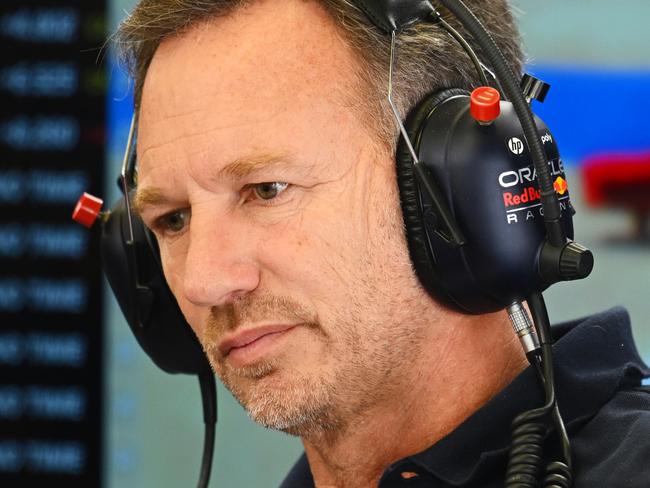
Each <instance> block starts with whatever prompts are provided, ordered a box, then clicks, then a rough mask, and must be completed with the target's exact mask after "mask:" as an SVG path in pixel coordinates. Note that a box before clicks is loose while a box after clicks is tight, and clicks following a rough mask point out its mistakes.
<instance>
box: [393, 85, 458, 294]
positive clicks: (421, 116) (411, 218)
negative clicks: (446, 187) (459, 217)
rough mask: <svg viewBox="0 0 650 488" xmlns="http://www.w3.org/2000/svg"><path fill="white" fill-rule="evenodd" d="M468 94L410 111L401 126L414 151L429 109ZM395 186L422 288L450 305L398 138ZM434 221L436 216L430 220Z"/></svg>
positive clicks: (437, 97)
mask: <svg viewBox="0 0 650 488" xmlns="http://www.w3.org/2000/svg"><path fill="white" fill-rule="evenodd" d="M466 95H468V93H467V91H466V90H462V89H460V88H449V89H446V90H442V91H439V92H436V93H433V94H432V95H430V96H429V97H427V98H425V99H424V100H423V101H422V102H421V103H420V104H418V105H417V106H416V107H414V109H413V110H412V111H411V113H410V114H409V116H408V117H407V119H406V122H405V123H404V127H405V128H406V132H407V134H408V135H409V138H410V140H411V142H412V143H413V144H414V147H415V149H416V151H417V148H418V140H419V137H420V129H421V128H422V125H423V123H424V121H425V120H426V119H427V117H429V115H430V114H431V111H432V110H435V108H436V107H437V106H438V105H439V104H440V103H441V102H443V101H445V100H447V99H449V98H451V97H455V96H466ZM395 161H396V172H397V185H398V188H399V194H400V202H401V207H402V215H403V217H404V226H405V229H406V240H407V243H408V248H409V253H410V256H411V261H412V263H413V267H414V268H415V272H416V274H417V276H418V279H419V280H420V283H422V285H423V286H424V288H425V289H426V290H427V291H428V292H429V294H431V295H432V296H433V297H434V298H436V299H437V300H439V301H441V302H444V303H446V304H448V305H451V306H453V305H454V304H453V302H451V301H450V297H449V296H448V294H447V293H441V290H439V287H438V282H439V280H438V279H437V278H436V268H435V265H434V256H432V255H431V248H430V246H429V242H428V237H427V233H426V229H425V220H424V215H423V212H422V207H421V203H422V202H421V195H420V188H419V186H418V183H417V181H416V178H415V175H414V173H413V158H412V157H411V153H410V152H409V150H408V147H407V145H406V143H405V142H404V138H403V137H400V139H399V142H398V144H397V154H396V157H395ZM432 218H435V217H432Z"/></svg>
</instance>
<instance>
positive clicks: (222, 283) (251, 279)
mask: <svg viewBox="0 0 650 488" xmlns="http://www.w3.org/2000/svg"><path fill="white" fill-rule="evenodd" d="M233 220H234V219H226V218H219V219H215V218H210V216H209V215H201V214H198V215H196V214H195V215H193V216H192V220H191V223H190V228H189V239H190V241H189V246H188V249H187V255H186V257H185V267H184V276H183V293H184V295H185V298H186V299H187V300H189V301H190V302H191V303H193V304H194V305H198V306H210V307H213V306H220V305H224V304H227V303H229V302H231V301H233V300H234V299H236V298H238V297H241V296H243V295H246V294H247V293H250V292H251V291H253V290H255V289H256V288H257V286H258V285H259V281H260V270H259V267H258V265H257V264H256V260H255V256H254V253H253V250H254V249H255V247H256V246H255V245H254V243H253V242H251V239H252V238H253V236H251V235H250V234H251V233H250V231H249V230H247V229H246V227H245V226H244V225H238V224H237V223H235V222H234V221H233Z"/></svg>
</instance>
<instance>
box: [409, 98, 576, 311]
mask: <svg viewBox="0 0 650 488" xmlns="http://www.w3.org/2000/svg"><path fill="white" fill-rule="evenodd" d="M469 100H470V99H469V96H468V94H467V92H465V91H463V90H459V89H448V90H444V91H441V92H438V93H435V94H433V95H431V96H429V97H427V98H426V99H425V100H423V102H422V103H420V104H419V105H418V106H417V107H415V108H414V110H413V111H412V112H411V113H410V114H409V116H408V118H407V120H406V123H405V128H406V130H407V133H408V134H409V137H410V140H411V142H412V144H413V146H414V149H415V151H416V153H417V155H418V159H419V160H420V163H421V164H423V165H424V166H425V167H426V168H427V173H429V174H430V177H431V179H432V180H433V182H434V183H435V185H436V186H437V187H438V188H439V189H440V191H441V193H442V195H443V201H444V203H445V204H446V205H447V207H448V209H449V213H450V214H451V216H452V217H453V218H454V220H455V222H456V224H457V226H458V228H459V229H460V230H461V232H462V233H463V235H464V236H465V238H466V239H465V243H464V245H461V246H459V245H456V244H454V243H452V242H450V240H449V239H448V236H446V235H445V232H444V229H443V228H442V226H441V218H440V215H437V213H436V211H435V210H434V208H435V207H434V205H432V204H431V201H430V199H429V197H428V194H427V193H426V192H424V191H422V189H421V188H420V186H419V184H418V181H417V180H416V178H415V175H414V171H413V161H412V157H411V154H410V152H409V151H408V148H407V145H406V144H405V142H404V140H402V139H400V141H399V143H398V148H397V154H396V164H397V180H398V186H399V190H400V200H401V205H402V213H403V216H404V224H405V228H406V237H407V241H408V247H409V252H410V255H411V259H412V262H413V266H414V269H415V272H416V274H417V276H418V278H419V280H420V282H421V283H422V285H423V286H424V288H425V289H426V290H427V291H428V292H429V294H430V295H431V296H432V297H433V298H435V299H437V300H438V301H440V302H442V303H444V304H446V305H449V306H452V307H453V308H455V309H457V310H459V311H462V312H465V313H477V314H478V313H487V312H492V311H496V310H499V309H502V308H505V307H507V306H508V305H510V304H511V303H512V302H513V301H515V300H517V301H520V300H525V299H526V298H527V297H528V296H529V295H530V294H531V293H533V292H538V291H543V290H544V289H545V288H546V287H547V286H548V284H547V283H544V282H543V280H542V279H541V277H540V273H539V269H538V264H539V263H538V261H539V256H538V254H539V251H540V248H541V246H542V244H543V242H544V240H545V236H546V231H545V227H544V222H543V212H542V209H541V203H540V200H539V192H538V190H537V179H536V173H535V170H534V166H533V164H532V160H531V157H530V155H529V153H528V150H527V148H526V146H525V144H524V143H523V142H522V141H524V140H525V139H524V136H523V134H522V129H521V124H520V122H519V119H518V118H517V116H516V114H515V113H514V110H513V108H512V105H511V104H510V103H509V102H504V101H502V102H501V114H500V115H499V117H498V118H497V119H496V120H495V121H494V122H492V123H491V124H489V125H481V124H479V123H478V122H477V121H476V120H474V119H473V118H472V116H471V115H470V110H469V109H470V101H469ZM536 123H537V129H538V133H539V135H540V138H541V140H542V142H543V144H544V149H545V151H546V153H547V159H548V160H549V168H550V169H551V172H552V175H553V178H560V180H558V188H560V190H561V191H562V193H561V195H558V196H559V197H560V205H561V207H562V208H563V209H568V210H567V211H563V213H562V222H563V224H564V227H565V231H566V235H567V236H568V237H569V238H571V237H572V236H573V227H572V224H571V212H570V203H569V200H568V192H567V191H566V180H565V175H564V171H563V168H562V165H561V161H560V159H559V154H558V150H557V146H556V145H555V142H554V138H553V137H552V135H551V134H550V132H549V131H548V128H547V127H546V126H545V125H544V123H543V122H542V121H541V120H540V119H539V118H536Z"/></svg>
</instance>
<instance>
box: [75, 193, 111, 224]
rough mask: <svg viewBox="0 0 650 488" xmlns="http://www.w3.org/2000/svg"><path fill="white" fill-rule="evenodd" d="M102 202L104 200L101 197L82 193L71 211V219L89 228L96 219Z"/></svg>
mask: <svg viewBox="0 0 650 488" xmlns="http://www.w3.org/2000/svg"><path fill="white" fill-rule="evenodd" d="M103 204H104V200H102V199H101V198H97V197H94V196H92V195H90V194H88V193H84V194H83V195H81V198H80V199H79V201H78V202H77V206H76V207H75V208H74V212H72V219H73V220H74V221H76V222H79V223H80V224H82V225H85V226H86V227H89V228H90V227H92V225H93V224H94V223H95V220H97V216H98V215H99V212H100V211H101V209H102V205H103Z"/></svg>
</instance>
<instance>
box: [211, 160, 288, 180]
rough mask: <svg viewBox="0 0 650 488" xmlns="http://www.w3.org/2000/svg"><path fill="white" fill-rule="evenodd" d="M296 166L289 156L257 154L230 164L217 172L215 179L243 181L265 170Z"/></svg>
mask: <svg viewBox="0 0 650 488" xmlns="http://www.w3.org/2000/svg"><path fill="white" fill-rule="evenodd" d="M294 164H295V162H294V160H293V158H292V157H291V156H290V155H288V154H255V155H251V156H245V157H242V158H238V159H235V160H234V161H232V162H230V163H228V164H227V165H226V166H224V167H223V168H221V169H220V170H219V171H217V172H216V174H215V179H217V180H221V179H241V178H246V177H247V176H250V175H252V174H255V173H257V172H259V171H262V170H264V169H269V168H271V169H273V168H281V167H289V166H292V165H294Z"/></svg>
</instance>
